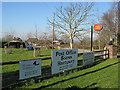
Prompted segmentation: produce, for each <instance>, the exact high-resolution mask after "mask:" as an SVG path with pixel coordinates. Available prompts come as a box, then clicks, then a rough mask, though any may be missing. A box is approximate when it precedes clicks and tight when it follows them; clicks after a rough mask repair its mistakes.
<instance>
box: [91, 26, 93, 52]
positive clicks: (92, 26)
mask: <svg viewBox="0 0 120 90" xmlns="http://www.w3.org/2000/svg"><path fill="white" fill-rule="evenodd" d="M92 47H93V26H91V51H92Z"/></svg>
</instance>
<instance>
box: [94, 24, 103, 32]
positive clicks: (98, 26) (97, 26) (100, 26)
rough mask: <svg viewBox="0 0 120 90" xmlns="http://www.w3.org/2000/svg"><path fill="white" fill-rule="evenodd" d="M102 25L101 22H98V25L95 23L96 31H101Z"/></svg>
mask: <svg viewBox="0 0 120 90" xmlns="http://www.w3.org/2000/svg"><path fill="white" fill-rule="evenodd" d="M102 28H103V27H102V25H100V24H96V25H94V30H95V31H100V30H102Z"/></svg>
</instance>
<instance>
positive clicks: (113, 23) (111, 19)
mask: <svg viewBox="0 0 120 90" xmlns="http://www.w3.org/2000/svg"><path fill="white" fill-rule="evenodd" d="M114 11H115V13H116V14H115V13H113V12H114ZM117 11H118V10H115V8H112V9H110V10H108V11H107V12H105V13H104V14H103V16H102V24H103V27H104V30H102V34H101V35H102V36H103V35H104V36H105V37H104V39H108V40H107V43H108V42H109V41H111V40H112V39H114V40H116V36H117V33H118V32H117V29H118V28H117V27H118V16H117V15H118V14H117ZM115 15H116V16H115Z"/></svg>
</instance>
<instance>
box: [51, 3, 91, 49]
mask: <svg viewBox="0 0 120 90" xmlns="http://www.w3.org/2000/svg"><path fill="white" fill-rule="evenodd" d="M92 7H93V3H87V2H86V3H77V2H76V3H71V4H70V5H69V6H68V7H63V6H61V7H60V8H56V10H57V11H56V16H55V21H54V25H55V28H56V29H57V31H58V32H59V33H60V34H64V35H66V36H67V37H68V38H69V39H70V48H71V49H72V48H73V38H74V37H76V36H81V33H78V32H77V30H78V29H80V25H82V24H83V23H84V22H85V21H86V19H87V18H88V16H89V15H90V10H91V9H92ZM49 22H50V24H51V25H52V24H53V23H52V21H50V20H49Z"/></svg>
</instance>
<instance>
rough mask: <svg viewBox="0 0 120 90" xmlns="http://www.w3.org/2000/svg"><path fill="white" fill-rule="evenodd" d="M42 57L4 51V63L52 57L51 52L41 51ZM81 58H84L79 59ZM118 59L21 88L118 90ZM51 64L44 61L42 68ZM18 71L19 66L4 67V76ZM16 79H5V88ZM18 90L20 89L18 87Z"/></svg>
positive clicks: (25, 51) (17, 51) (17, 50)
mask: <svg viewBox="0 0 120 90" xmlns="http://www.w3.org/2000/svg"><path fill="white" fill-rule="evenodd" d="M41 55H42V56H41V57H33V51H28V50H26V49H24V51H21V50H20V49H13V53H12V54H6V55H5V53H4V49H2V62H9V61H20V60H27V59H35V58H43V57H49V56H51V50H45V49H41ZM81 58H82V56H81V57H79V58H78V59H81ZM118 59H119V58H113V59H108V60H106V61H102V62H100V63H99V64H97V65H95V66H92V67H89V68H87V69H83V70H80V71H76V70H74V71H73V72H72V71H70V72H69V73H67V72H65V73H64V74H60V75H59V76H58V77H53V78H50V79H46V80H43V81H39V82H37V83H35V80H34V78H33V79H30V82H26V83H25V84H24V85H22V86H21V87H20V88H31V89H32V88H41V87H43V86H44V87H45V88H69V87H76V88H118V63H119V62H118ZM50 64H51V60H45V61H42V66H50ZM78 67H81V66H78ZM18 70H19V64H11V65H3V66H2V73H3V75H7V74H8V76H9V74H10V73H13V72H16V71H18ZM16 78H18V77H15V76H11V78H8V79H6V78H3V86H7V85H10V84H12V83H15V80H16ZM37 78H41V77H37ZM24 81H26V80H24ZM24 81H23V82H24ZM16 88H17V89H18V87H16ZM16 88H14V89H16ZM43 89H44V88H43Z"/></svg>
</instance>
